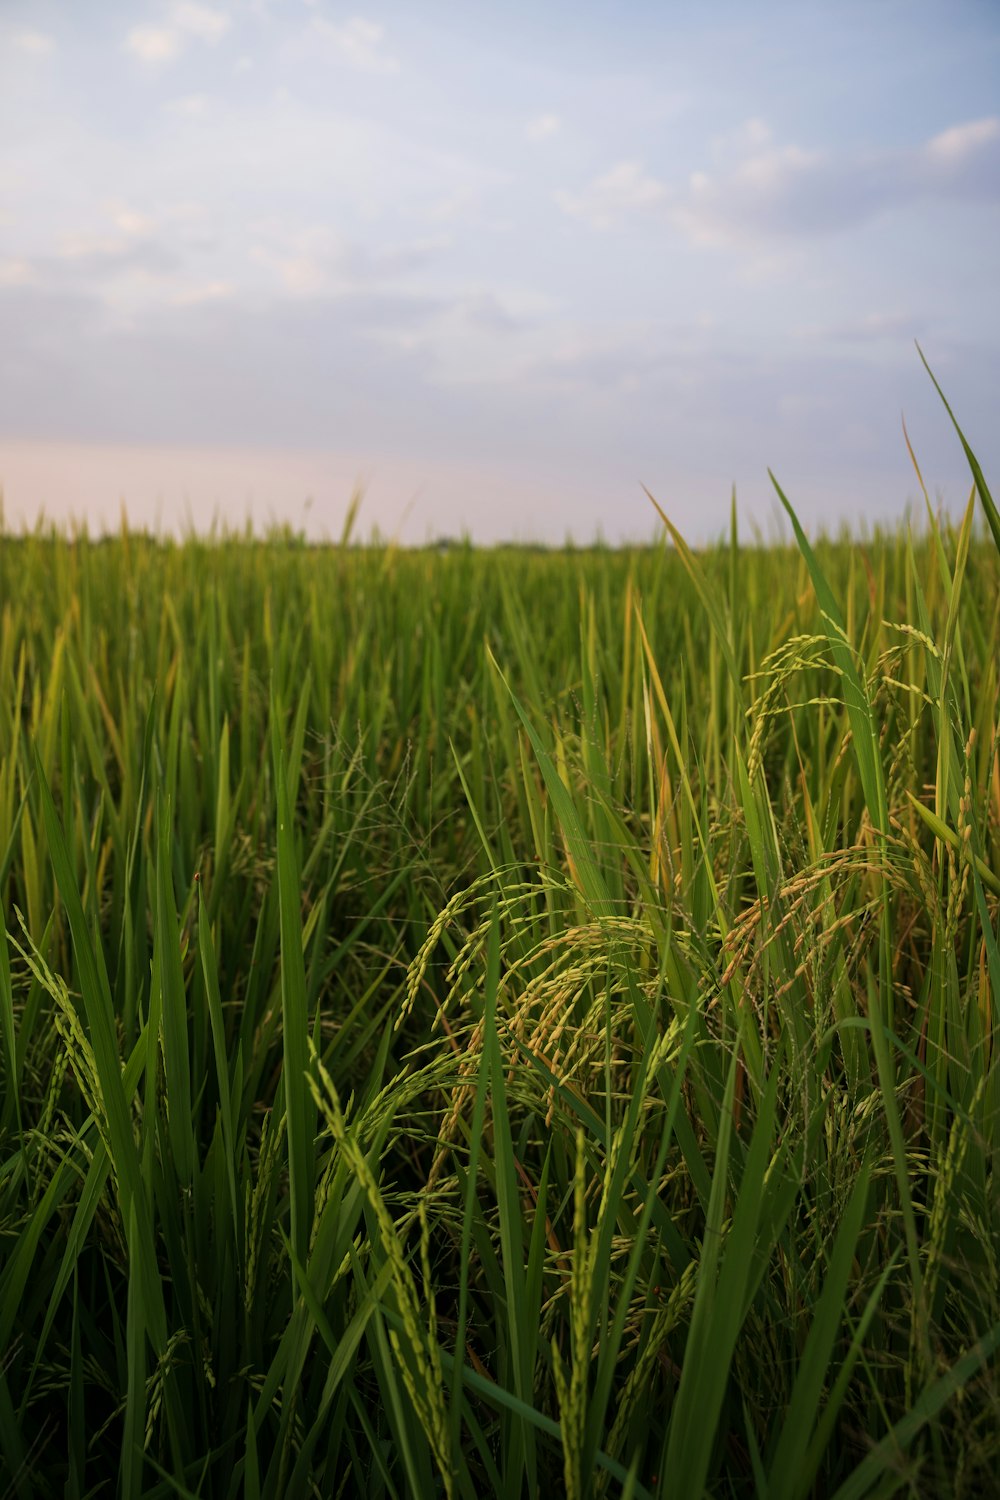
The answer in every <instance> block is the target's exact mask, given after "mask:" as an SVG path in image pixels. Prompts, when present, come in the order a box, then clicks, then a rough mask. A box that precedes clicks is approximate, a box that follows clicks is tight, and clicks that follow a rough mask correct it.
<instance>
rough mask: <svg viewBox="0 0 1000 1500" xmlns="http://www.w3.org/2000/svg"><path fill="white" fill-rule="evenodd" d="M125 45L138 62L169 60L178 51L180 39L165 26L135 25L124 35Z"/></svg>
mask: <svg viewBox="0 0 1000 1500" xmlns="http://www.w3.org/2000/svg"><path fill="white" fill-rule="evenodd" d="M125 46H126V49H127V50H128V51H129V52H131V53H132V55H133V56H134V57H137V58H139V60H140V62H145V63H162V62H170V60H171V58H174V57H176V56H177V53H178V52H179V51H180V39H179V37H178V36H177V33H176V32H174V31H169V30H167V28H166V27H162V26H160V27H157V26H135V27H133V29H132V30H131V31H130V32H129V34H128V36H127V37H126V39H125Z"/></svg>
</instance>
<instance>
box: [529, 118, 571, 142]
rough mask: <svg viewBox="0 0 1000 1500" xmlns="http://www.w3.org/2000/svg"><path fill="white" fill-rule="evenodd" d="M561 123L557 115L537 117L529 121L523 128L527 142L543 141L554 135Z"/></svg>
mask: <svg viewBox="0 0 1000 1500" xmlns="http://www.w3.org/2000/svg"><path fill="white" fill-rule="evenodd" d="M561 124H562V122H561V121H560V119H559V116H558V115H539V116H538V117H537V118H536V119H534V120H529V121H528V123H527V125H526V126H525V127H524V133H525V135H526V136H527V138H528V140H529V141H544V140H546V139H547V138H548V137H549V136H550V135H555V134H556V133H557V132H558V131H559V129H560V127H561Z"/></svg>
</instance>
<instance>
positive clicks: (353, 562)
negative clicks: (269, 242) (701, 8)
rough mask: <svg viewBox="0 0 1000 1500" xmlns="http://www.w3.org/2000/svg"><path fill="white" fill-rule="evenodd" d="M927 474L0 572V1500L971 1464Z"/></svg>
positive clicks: (957, 806) (997, 1389)
mask: <svg viewBox="0 0 1000 1500" xmlns="http://www.w3.org/2000/svg"><path fill="white" fill-rule="evenodd" d="M963 442H964V439H963ZM970 462H971V463H972V466H973V478H974V481H975V486H976V488H977V489H978V492H979V496H980V502H981V507H980V508H981V511H982V514H983V517H984V519H985V528H984V530H983V533H982V534H980V533H978V532H977V531H976V529H975V525H974V522H975V515H976V512H975V510H974V508H973V507H972V506H971V505H970V508H969V511H968V512H967V514H966V516H965V518H964V521H963V523H962V525H961V526H960V527H958V528H952V527H951V526H950V525H948V524H945V523H943V522H941V521H939V520H937V519H935V518H934V517H933V516H931V517H930V519H929V523H928V529H927V531H926V533H924V534H922V535H920V536H914V535H913V534H911V533H910V532H908V531H899V532H893V533H876V534H874V535H873V536H871V537H869V538H868V539H867V540H865V541H864V542H858V541H854V540H852V539H850V538H847V537H843V538H841V539H839V540H836V541H831V540H824V541H820V542H816V543H815V544H812V545H811V544H810V543H809V542H808V541H807V540H806V538H805V536H804V534H803V533H802V531H801V528H800V527H799V525H798V522H797V520H796V518H795V514H794V510H793V507H792V504H791V503H790V502H789V501H788V500H786V499H785V497H784V495H782V500H783V502H784V504H785V505H786V508H787V510H788V512H789V515H790V517H791V519H792V523H793V528H794V531H795V535H796V540H797V545H796V547H795V548H787V547H781V546H774V547H771V548H759V547H746V546H740V545H739V542H738V539H737V533H736V524H735V513H734V519H733V526H732V531H731V535H730V536H729V537H727V539H726V541H725V542H724V543H723V544H720V545H719V546H718V547H714V548H707V549H704V550H702V551H700V552H698V553H695V552H693V551H692V550H691V549H689V548H688V547H687V546H686V545H685V544H684V542H683V539H682V538H681V537H680V536H679V534H678V533H677V532H676V531H675V530H674V528H673V527H672V526H671V525H670V523H669V521H668V522H667V526H668V532H669V541H668V543H665V544H664V545H663V546H662V547H650V548H640V549H635V550H633V551H622V552H612V551H609V550H606V549H599V550H594V551H586V550H584V551H575V552H567V553H564V554H563V553H545V552H542V551H532V550H528V549H520V550H514V549H510V550H502V549H501V550H497V551H493V552H486V551H477V550H475V549H472V548H468V547H463V548H457V549H452V550H449V551H445V550H442V549H430V550H427V551H417V552H403V551H400V550H397V549H394V548H393V547H391V546H386V545H373V546H369V547H353V546H350V545H348V538H347V537H346V536H345V537H344V539H343V540H342V542H341V544H340V545H338V546H334V547H326V548H316V549H309V548H308V547H306V546H304V545H295V546H292V545H290V544H289V542H288V539H287V538H286V539H282V538H280V537H274V538H272V539H270V541H266V542H260V543H255V542H253V541H251V540H250V539H248V538H247V537H245V536H233V537H224V538H218V537H217V538H214V539H212V540H210V541H204V540H197V539H195V538H191V539H189V540H187V541H185V542H184V543H182V544H173V543H169V542H162V541H156V540H152V539H150V538H147V537H142V536H138V535H134V534H129V533H123V534H122V535H121V536H120V537H119V538H117V539H115V540H112V541H108V542H103V543H91V542H89V541H88V540H87V539H86V538H85V537H81V536H77V537H73V538H67V537H62V536H58V535H55V534H51V533H42V532H39V533H37V534H35V535H30V536H22V537H6V538H3V539H0V600H2V614H0V912H2V914H3V920H4V922H5V925H6V930H7V934H8V937H7V941H6V942H2V941H0V1070H2V1072H0V1077H2V1093H0V1350H2V1355H0V1455H2V1464H3V1492H4V1493H10V1494H12V1495H18V1496H21V1495H23V1496H29V1495H31V1496H34V1495H40V1496H48V1495H52V1496H55V1495H61V1494H67V1495H72V1496H79V1497H82V1496H85V1495H89V1494H96V1493H105V1492H107V1493H114V1492H120V1493H121V1494H123V1495H127V1496H130V1497H131V1496H136V1497H138V1496H148V1497H152V1496H170V1495H200V1496H224V1497H227V1500H228V1497H233V1500H235V1497H237V1496H239V1495H246V1496H250V1497H255V1500H278V1497H280V1496H286V1495H287V1496H293V1497H296V1496H299V1495H312V1494H315V1495H327V1494H330V1495H337V1494H343V1495H350V1494H365V1495H369V1496H371V1497H373V1500H375V1497H382V1496H387V1497H388V1496H399V1497H404V1496H417V1495H419V1496H423V1495H436V1494H440V1495H442V1496H455V1497H461V1500H477V1497H480V1496H483V1495H497V1496H503V1497H509V1500H513V1497H518V1496H522V1495H531V1496H534V1495H537V1496H540V1497H546V1496H549V1495H553V1494H563V1493H565V1494H567V1495H569V1496H570V1497H572V1500H587V1497H592V1496H593V1497H598V1496H604V1495H616V1494H622V1495H627V1496H636V1497H649V1496H653V1495H663V1496H667V1495H670V1496H673V1495H683V1496H684V1497H688V1496H690V1497H693V1500H696V1497H700V1496H702V1495H711V1496H720V1497H721V1496H730V1495H751V1496H757V1497H759V1500H764V1497H767V1500H809V1497H813V1496H816V1497H818V1496H833V1495H838V1496H842V1497H847V1496H853V1497H858V1500H860V1497H863V1496H865V1495H873V1496H874V1495H888V1494H894V1493H900V1494H909V1495H912V1496H932V1495H942V1496H944V1495H948V1496H951V1495H956V1496H968V1497H973V1496H976V1495H980V1494H983V1493H986V1492H987V1491H988V1490H989V1489H990V1488H991V1486H992V1485H993V1484H995V1475H996V1473H997V1471H998V1469H1000V1421H998V1418H1000V1382H998V1375H997V1364H996V1351H997V1348H998V1346H1000V1291H998V1287H1000V1278H998V1260H1000V1192H998V1185H997V1176H996V1172H997V1160H998V1146H1000V1068H998V1057H1000V1047H998V1037H1000V1031H998V1027H1000V1011H998V1006H1000V951H998V934H997V920H998V916H997V906H998V893H1000V768H998V755H997V751H998V744H997V737H998V715H1000V686H998V670H1000V604H998V600H1000V553H998V551H997V549H996V548H994V546H993V537H994V536H995V535H996V534H997V533H996V525H995V522H996V510H995V506H994V505H993V502H992V499H991V497H990V495H989V491H988V490H987V488H986V485H985V481H984V479H983V476H982V474H981V472H980V470H979V468H978V466H977V465H976V464H975V460H974V459H972V457H971V453H970ZM664 519H665V520H666V518H665V517H664Z"/></svg>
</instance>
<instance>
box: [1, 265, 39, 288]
mask: <svg viewBox="0 0 1000 1500" xmlns="http://www.w3.org/2000/svg"><path fill="white" fill-rule="evenodd" d="M34 279H35V272H34V269H33V268H32V266H31V265H29V263H28V262H27V261H26V260H0V286H30V285H31V283H32V282H33V281H34Z"/></svg>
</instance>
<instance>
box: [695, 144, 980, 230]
mask: <svg viewBox="0 0 1000 1500" xmlns="http://www.w3.org/2000/svg"><path fill="white" fill-rule="evenodd" d="M729 141H730V143H731V144H734V145H736V146H738V145H739V143H740V138H739V137H738V136H736V137H730V138H729ZM742 142H743V145H744V148H745V149H744V150H743V151H738V152H737V160H736V161H735V162H730V164H729V165H727V166H725V167H719V168H718V169H717V170H715V171H713V172H711V173H709V172H694V173H692V174H691V176H690V178H689V179H688V183H687V190H686V192H685V193H683V194H678V196H677V200H676V202H675V203H674V204H673V205H672V206H671V211H670V218H671V222H672V223H673V224H674V225H675V226H676V227H677V228H678V229H679V230H680V231H681V232H682V233H683V234H684V235H685V236H686V237H687V238H688V239H689V240H690V241H691V242H692V243H693V244H695V245H702V244H703V245H721V246H728V247H730V248H738V249H740V250H741V251H742V250H745V249H746V248H747V247H748V245H750V244H751V243H753V242H762V241H766V240H771V241H775V240H786V241H792V240H794V239H804V238H808V237H813V236H817V235H827V234H837V233H841V232H844V231H846V230H849V229H855V228H859V227H861V226H862V225H864V224H868V223H870V222H871V221H872V220H874V219H876V218H879V217H880V216H883V215H885V214H887V213H890V212H891V211H893V210H898V209H901V208H905V207H907V206H908V205H911V204H915V203H919V202H921V201H924V202H926V201H931V200H934V199H942V198H944V199H954V198H964V199H967V200H970V201H976V200H978V201H981V202H993V203H995V202H997V201H998V199H1000V118H998V117H997V116H989V117H988V118H986V119H981V120H973V121H970V122H967V123H963V124H960V125H955V126H952V127H951V128H950V129H948V130H945V131H942V132H941V133H940V134H938V135H935V136H933V137H932V138H931V139H930V140H928V141H925V142H923V143H922V144H920V145H917V146H910V147H904V148H897V149H895V150H891V151H885V150H883V151H855V152H852V153H842V154H837V153H836V152H832V151H812V150H805V149H803V148H802V147H801V146H797V145H795V144H786V145H776V144H772V143H771V139H770V134H769V132H767V130H766V127H762V128H761V129H760V130H749V129H748V128H745V130H744V132H743V136H742Z"/></svg>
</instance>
